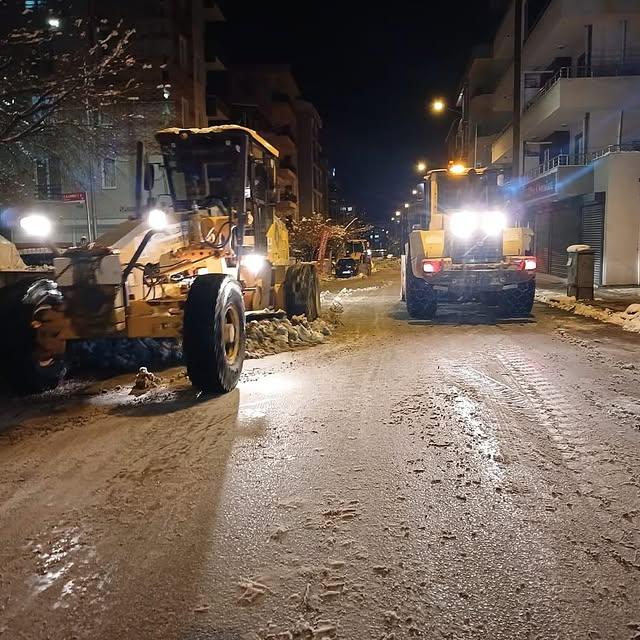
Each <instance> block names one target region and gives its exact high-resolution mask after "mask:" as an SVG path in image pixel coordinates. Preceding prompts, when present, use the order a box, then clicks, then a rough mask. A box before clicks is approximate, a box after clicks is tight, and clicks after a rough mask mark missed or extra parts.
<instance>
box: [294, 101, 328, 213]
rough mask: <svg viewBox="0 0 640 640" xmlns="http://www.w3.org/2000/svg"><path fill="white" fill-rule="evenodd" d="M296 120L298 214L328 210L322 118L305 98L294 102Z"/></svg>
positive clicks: (326, 211) (325, 211)
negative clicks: (321, 140)
mask: <svg viewBox="0 0 640 640" xmlns="http://www.w3.org/2000/svg"><path fill="white" fill-rule="evenodd" d="M296 114H297V120H298V140H299V145H298V158H299V163H298V164H299V172H298V180H299V192H300V215H301V216H302V217H309V216H311V215H313V214H314V213H320V214H323V215H325V214H327V213H328V202H327V200H328V194H327V191H328V182H327V170H326V166H325V165H324V161H323V158H322V147H321V145H320V131H321V129H322V119H321V118H320V114H319V113H318V111H317V110H316V108H315V107H314V106H313V105H312V104H311V103H310V102H307V101H306V100H297V101H296Z"/></svg>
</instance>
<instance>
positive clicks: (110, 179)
mask: <svg viewBox="0 0 640 640" xmlns="http://www.w3.org/2000/svg"><path fill="white" fill-rule="evenodd" d="M102 188H103V189H117V188H118V180H117V176H116V159H115V158H103V160H102Z"/></svg>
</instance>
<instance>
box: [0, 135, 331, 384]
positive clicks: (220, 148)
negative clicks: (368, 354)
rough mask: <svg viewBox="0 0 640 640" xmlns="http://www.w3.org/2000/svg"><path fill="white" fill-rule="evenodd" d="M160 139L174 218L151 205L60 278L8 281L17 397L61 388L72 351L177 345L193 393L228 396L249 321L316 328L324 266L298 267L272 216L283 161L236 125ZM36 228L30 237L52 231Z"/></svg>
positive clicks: (70, 259)
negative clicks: (283, 318) (100, 345)
mask: <svg viewBox="0 0 640 640" xmlns="http://www.w3.org/2000/svg"><path fill="white" fill-rule="evenodd" d="M156 137H157V140H158V142H159V144H160V147H161V149H162V154H163V157H164V165H165V169H166V172H167V177H168V181H169V188H170V191H171V199H172V204H173V206H172V210H163V209H160V208H157V207H155V206H154V205H153V203H152V202H150V203H149V207H147V210H146V211H145V212H144V214H143V215H142V216H141V218H139V219H135V220H130V221H127V222H124V223H122V224H121V225H119V226H118V227H116V228H114V229H113V230H112V231H110V232H108V233H106V234H104V235H102V236H101V237H99V238H98V239H97V240H96V242H94V243H91V244H89V243H81V246H78V247H72V248H70V249H67V250H66V251H64V252H61V253H60V254H59V255H57V257H55V258H54V260H53V276H52V277H46V278H42V277H37V275H34V274H33V273H30V272H29V270H28V269H26V268H25V269H23V268H22V267H20V269H19V270H18V271H19V272H20V273H18V274H17V275H16V277H15V278H14V277H12V278H5V280H6V281H7V282H13V284H10V285H8V286H4V287H2V288H0V323H2V325H3V327H4V332H3V336H2V342H1V344H0V356H1V358H2V360H1V362H2V365H1V366H2V368H3V373H4V374H5V375H4V377H5V378H6V379H7V380H8V381H9V382H10V383H11V384H12V385H13V386H14V387H15V388H17V389H18V390H21V391H24V392H37V391H42V390H46V389H51V388H54V387H56V386H57V385H58V384H59V382H60V381H61V380H62V378H63V377H64V375H65V372H66V364H65V348H66V344H67V343H68V342H69V341H72V340H93V339H98V338H114V339H116V338H175V339H178V340H182V344H183V352H184V359H185V364H186V367H187V373H188V376H189V378H190V379H191V381H192V383H193V384H194V385H195V386H196V387H197V388H199V389H201V390H203V391H209V392H217V393H223V392H228V391H230V390H231V389H233V388H234V387H235V386H236V384H237V382H238V379H239V377H240V373H241V370H242V365H243V361H244V351H245V320H246V317H247V316H253V317H259V316H260V315H261V314H265V313H269V312H270V311H269V310H271V312H273V310H275V309H284V310H285V311H286V312H287V313H289V314H291V315H299V314H305V315H307V317H308V318H309V319H315V318H316V317H317V316H318V314H319V312H320V296H319V284H318V276H317V272H316V268H315V265H313V264H305V263H297V264H291V260H290V256H289V241H288V232H287V228H286V225H285V224H284V223H283V222H282V221H281V220H279V219H278V217H277V216H276V215H275V205H276V203H277V191H276V188H275V176H276V168H277V164H276V163H277V159H278V151H277V150H276V149H275V148H274V147H272V146H271V145H270V144H269V143H268V142H267V141H266V140H264V139H263V138H262V137H260V136H259V135H258V134H257V133H256V132H255V131H252V130H250V129H247V128H245V127H241V126H237V125H222V126H217V127H210V128H208V129H167V130H164V131H161V132H159V133H158V134H157V136H156ZM40 217H42V216H40ZM23 222H24V221H23ZM38 222H39V221H38V220H34V219H31V220H26V224H22V227H23V229H30V230H31V231H32V232H33V233H35V234H37V233H38V231H39V229H40V228H42V231H43V232H44V227H47V228H49V227H50V222H49V221H46V224H44V222H43V221H40V224H38ZM14 275H15V274H14ZM14 280H15V281H16V282H14Z"/></svg>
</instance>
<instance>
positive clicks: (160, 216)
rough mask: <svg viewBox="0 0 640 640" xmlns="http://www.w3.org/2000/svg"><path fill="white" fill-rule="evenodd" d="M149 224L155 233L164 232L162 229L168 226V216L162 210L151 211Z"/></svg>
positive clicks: (148, 219)
mask: <svg viewBox="0 0 640 640" xmlns="http://www.w3.org/2000/svg"><path fill="white" fill-rule="evenodd" d="M147 222H148V223H149V226H150V227H151V228H152V229H154V230H155V231H162V229H164V228H165V227H166V226H167V224H168V222H169V220H168V218H167V214H166V213H165V212H164V211H163V210H162V209H151V211H149V217H148V218H147Z"/></svg>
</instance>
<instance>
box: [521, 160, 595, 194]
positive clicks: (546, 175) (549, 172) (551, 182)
mask: <svg viewBox="0 0 640 640" xmlns="http://www.w3.org/2000/svg"><path fill="white" fill-rule="evenodd" d="M591 192H593V167H592V166H590V156H585V155H584V154H581V155H567V154H561V155H558V156H556V157H555V158H551V159H550V160H548V161H547V162H544V163H543V164H541V165H540V166H538V167H536V168H535V169H533V170H532V171H530V172H529V173H528V174H527V175H526V176H525V177H524V185H523V189H522V196H523V198H522V199H523V200H524V201H525V202H537V201H539V200H546V199H557V198H568V197H571V196H577V195H580V194H583V193H591Z"/></svg>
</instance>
